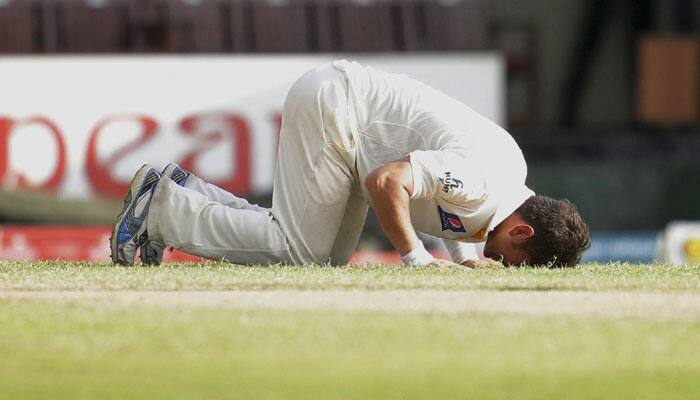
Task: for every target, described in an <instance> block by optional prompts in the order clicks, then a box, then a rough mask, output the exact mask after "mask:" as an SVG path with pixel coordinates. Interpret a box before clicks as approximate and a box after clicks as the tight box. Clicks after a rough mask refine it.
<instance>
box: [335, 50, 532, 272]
mask: <svg viewBox="0 0 700 400" xmlns="http://www.w3.org/2000/svg"><path fill="white" fill-rule="evenodd" d="M333 66H334V67H335V68H336V69H338V70H339V71H341V72H343V73H344V74H345V76H346V77H347V81H348V100H349V101H348V107H349V111H348V115H350V116H351V119H352V123H351V124H350V125H351V127H352V128H351V131H352V132H351V134H352V136H353V141H354V142H356V145H357V150H356V156H355V165H356V166H357V172H358V176H359V179H360V182H362V183H363V191H364V192H365V196H366V197H367V198H369V196H368V194H367V191H366V188H364V180H365V178H366V176H367V175H368V174H369V173H370V172H372V171H373V170H374V169H376V168H378V167H381V166H382V165H384V164H387V163H389V162H392V161H395V160H398V159H401V158H403V157H405V156H409V157H410V163H411V168H412V174H413V193H412V195H411V201H410V212H411V221H412V223H413V226H414V228H415V229H416V230H417V231H419V232H423V233H426V234H428V235H432V236H436V237H440V238H443V239H447V240H452V241H458V242H482V241H484V240H486V237H487V235H488V233H489V232H490V231H492V230H493V228H494V227H495V226H496V225H498V224H499V223H500V222H502V221H503V220H504V219H505V218H506V217H508V216H509V215H510V214H511V213H512V212H513V211H515V210H516V209H517V208H518V207H519V206H520V205H521V204H522V203H523V202H524V201H525V200H526V199H527V198H529V197H530V196H532V195H534V192H533V191H532V190H530V189H529V188H527V186H525V177H526V175H527V166H526V164H525V159H524V157H523V154H522V151H521V150H520V148H519V147H518V145H517V143H516V142H515V141H514V140H513V138H512V137H511V136H510V134H508V132H506V131H505V130H504V129H503V128H501V127H500V126H498V124H496V123H494V122H493V121H491V120H489V119H488V118H486V117H484V116H482V115H481V114H479V113H477V112H476V111H474V110H472V109H471V108H469V107H468V106H466V105H465V104H463V103H461V102H459V101H457V100H455V99H454V98H452V97H450V96H448V95H446V94H444V93H442V92H440V91H438V90H435V89H433V88H431V87H429V86H427V85H425V84H423V83H421V82H418V81H416V80H413V79H411V78H408V77H406V76H404V75H398V74H391V73H386V72H382V71H377V70H375V69H373V68H371V67H365V66H363V65H360V64H358V63H355V62H348V61H345V60H341V61H336V62H334V63H333ZM450 247H453V248H455V246H454V245H453V246H448V249H449V248H450ZM456 247H459V246H456ZM451 253H453V252H452V251H451ZM458 253H460V251H459V249H458V250H455V252H454V254H453V259H455V260H456V261H457V259H458V258H462V256H461V255H459V254H458ZM455 255H457V257H455ZM461 261H463V260H459V261H458V262H461Z"/></svg>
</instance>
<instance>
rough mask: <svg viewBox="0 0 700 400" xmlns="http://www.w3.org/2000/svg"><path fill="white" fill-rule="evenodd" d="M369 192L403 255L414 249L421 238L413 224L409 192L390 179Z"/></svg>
mask: <svg viewBox="0 0 700 400" xmlns="http://www.w3.org/2000/svg"><path fill="white" fill-rule="evenodd" d="M369 193H370V198H371V200H372V206H373V208H374V212H375V214H376V215H377V219H379V223H380V224H381V225H382V229H383V230H384V233H385V234H386V235H387V237H388V238H389V241H391V244H393V245H394V247H395V248H396V250H397V251H398V252H399V253H400V254H401V255H403V254H406V253H408V252H409V251H411V250H413V248H414V247H416V246H417V245H418V244H419V242H420V239H418V236H417V235H416V232H415V231H414V230H413V226H412V225H411V215H410V212H409V207H408V204H409V200H410V197H409V194H408V192H406V190H405V189H404V188H403V186H401V185H400V184H398V183H396V182H392V181H388V182H381V183H378V186H377V187H374V188H372V189H370V190H369Z"/></svg>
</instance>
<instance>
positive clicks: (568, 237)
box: [515, 196, 591, 268]
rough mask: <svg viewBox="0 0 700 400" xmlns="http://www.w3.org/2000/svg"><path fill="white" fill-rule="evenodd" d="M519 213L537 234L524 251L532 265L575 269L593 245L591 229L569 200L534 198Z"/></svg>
mask: <svg viewBox="0 0 700 400" xmlns="http://www.w3.org/2000/svg"><path fill="white" fill-rule="evenodd" d="M515 212H516V213H517V214H519V215H520V216H521V217H522V218H523V219H524V220H525V222H526V223H528V224H529V225H531V226H532V228H533V229H534V230H535V235H534V236H532V237H531V238H530V239H528V240H527V242H525V244H524V245H523V247H522V249H523V250H524V251H525V252H526V253H527V254H528V255H529V256H530V264H532V265H548V266H550V267H554V268H559V267H573V266H575V265H576V264H578V263H579V262H580V261H581V254H582V253H583V251H584V250H586V249H587V248H589V247H590V245H591V237H590V234H589V232H588V226H586V223H585V222H583V218H581V215H580V214H579V213H578V210H577V209H576V206H574V205H573V203H571V202H570V201H569V200H566V199H564V200H557V199H553V198H551V197H546V196H532V197H530V198H529V199H527V200H525V203H523V204H522V205H521V206H520V207H519V208H518V209H517V210H515Z"/></svg>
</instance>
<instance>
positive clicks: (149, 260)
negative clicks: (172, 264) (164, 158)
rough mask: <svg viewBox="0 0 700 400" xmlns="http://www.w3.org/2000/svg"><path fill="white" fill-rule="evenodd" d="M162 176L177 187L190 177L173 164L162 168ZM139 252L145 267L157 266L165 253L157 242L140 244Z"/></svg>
mask: <svg viewBox="0 0 700 400" xmlns="http://www.w3.org/2000/svg"><path fill="white" fill-rule="evenodd" d="M161 174H162V175H163V176H166V177H168V178H170V180H172V181H173V182H175V183H177V184H178V185H180V186H182V187H185V183H187V178H189V177H190V173H189V172H187V171H185V170H184V169H182V168H180V166H179V165H177V164H175V163H174V162H171V163H169V164H168V165H166V166H165V168H163V172H161ZM140 250H141V252H140V253H139V257H140V258H141V261H142V262H143V263H144V264H146V265H158V264H160V263H161V261H163V252H164V251H165V243H164V242H162V241H159V240H149V239H148V237H146V240H145V241H144V242H143V243H142V244H141V249H140Z"/></svg>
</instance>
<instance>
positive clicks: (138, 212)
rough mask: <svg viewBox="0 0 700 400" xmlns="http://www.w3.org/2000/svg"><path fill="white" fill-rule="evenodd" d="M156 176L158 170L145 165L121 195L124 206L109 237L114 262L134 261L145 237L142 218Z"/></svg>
mask: <svg viewBox="0 0 700 400" xmlns="http://www.w3.org/2000/svg"><path fill="white" fill-rule="evenodd" d="M158 179H160V174H159V173H158V171H156V170H155V169H154V168H152V167H151V166H150V165H144V166H142V167H141V168H140V169H139V170H138V171H137V172H136V175H134V179H132V180H131V183H130V184H129V190H128V191H127V193H126V197H125V198H124V208H122V211H121V213H120V214H119V216H118V217H117V221H116V222H115V223H114V229H113V230H112V236H111V237H110V239H109V241H110V246H111V250H112V261H113V262H114V263H115V264H121V265H133V264H134V259H135V258H136V250H137V249H138V247H139V246H140V245H141V244H143V243H144V242H145V241H146V240H147V239H148V233H147V232H146V224H145V221H146V216H147V215H148V208H149V206H150V205H151V196H152V195H153V189H154V188H155V187H156V183H158Z"/></svg>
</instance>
